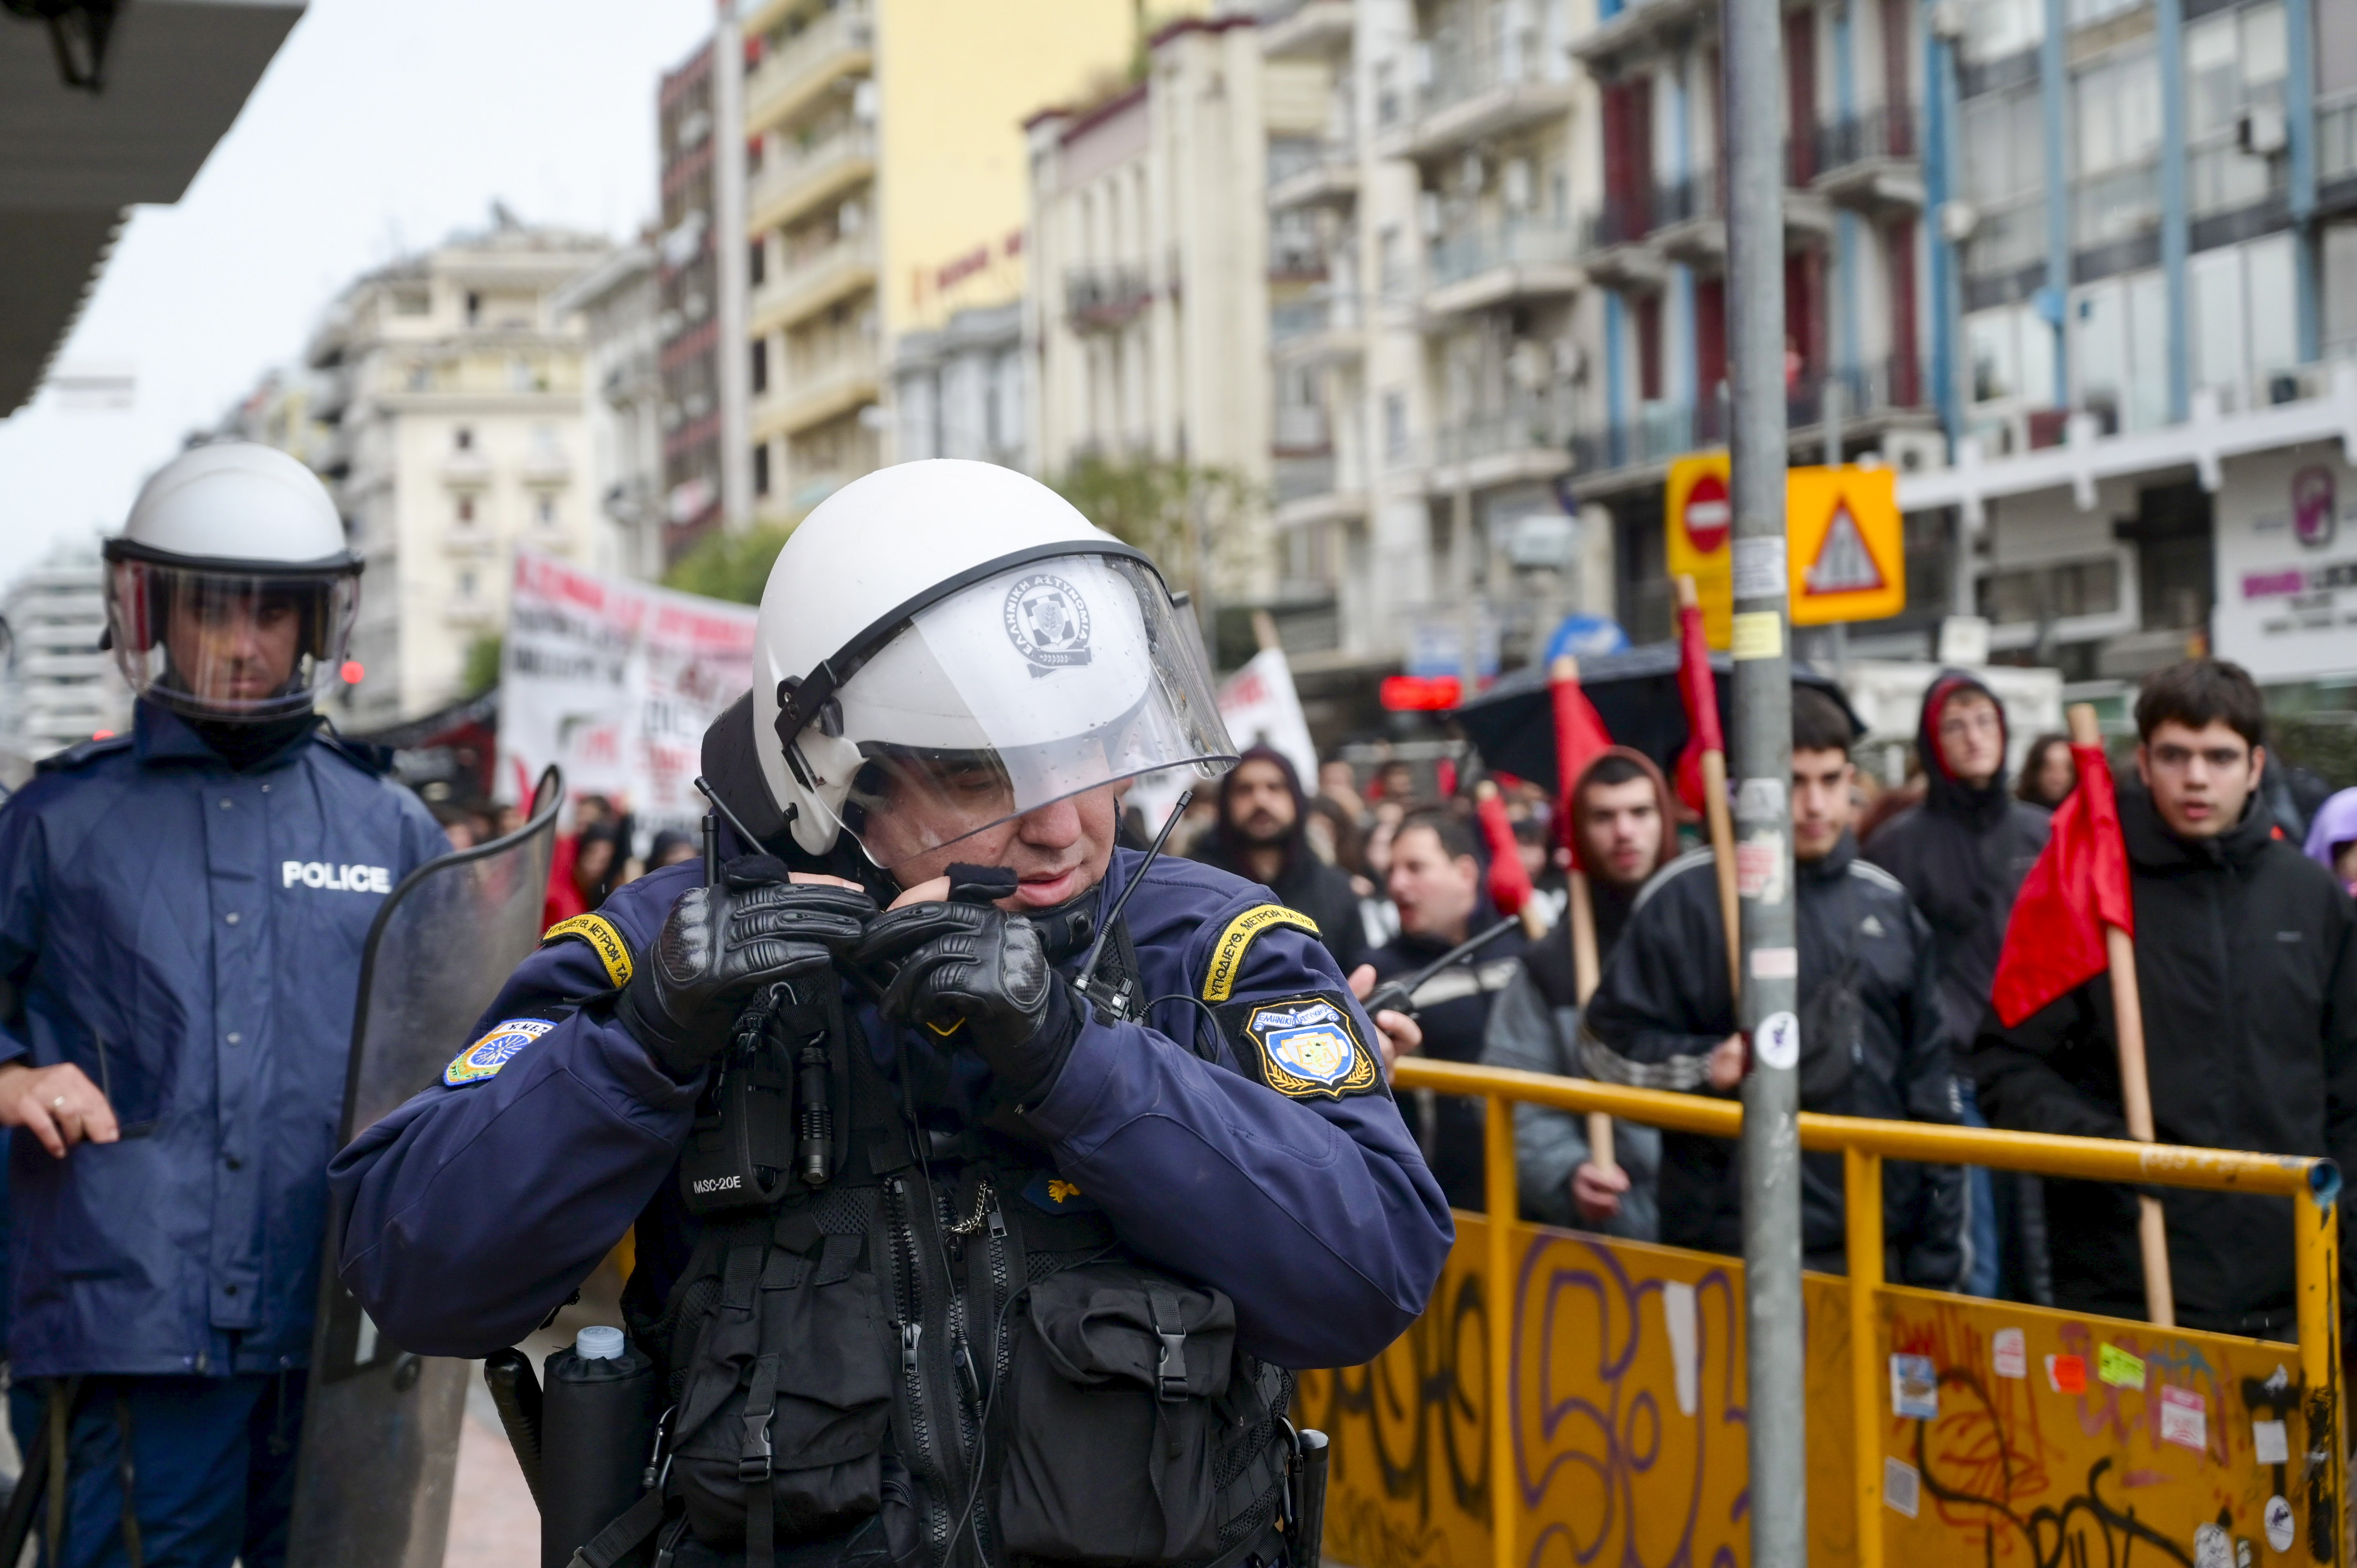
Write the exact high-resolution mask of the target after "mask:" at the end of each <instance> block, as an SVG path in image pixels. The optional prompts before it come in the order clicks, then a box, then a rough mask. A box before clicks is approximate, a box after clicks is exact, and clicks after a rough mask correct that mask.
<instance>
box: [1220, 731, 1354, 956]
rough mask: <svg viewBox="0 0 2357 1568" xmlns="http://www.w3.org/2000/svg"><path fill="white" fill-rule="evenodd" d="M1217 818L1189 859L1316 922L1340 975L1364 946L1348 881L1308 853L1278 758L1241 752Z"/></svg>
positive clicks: (1294, 791)
mask: <svg viewBox="0 0 2357 1568" xmlns="http://www.w3.org/2000/svg"><path fill="white" fill-rule="evenodd" d="M1219 805H1220V814H1219V817H1218V819H1217V820H1216V821H1215V822H1214V823H1213V825H1212V828H1211V832H1209V833H1207V834H1205V835H1204V842H1203V843H1201V844H1200V846H1198V847H1197V849H1196V850H1195V853H1194V855H1193V857H1192V858H1194V859H1196V860H1198V861H1200V862H1202V863H1203V864H1204V865H1211V866H1217V867H1218V868H1219V869H1220V870H1222V871H1226V872H1232V873H1233V874H1234V875H1238V876H1241V877H1243V879H1244V880H1245V881H1247V882H1257V883H1259V884H1260V885H1261V886H1264V887H1265V888H1267V889H1268V890H1269V891H1270V892H1272V893H1274V894H1275V895H1276V898H1277V902H1278V903H1280V904H1283V905H1284V906H1285V907H1286V908H1288V909H1296V910H1298V911H1300V912H1301V913H1302V914H1304V915H1307V916H1308V917H1309V918H1310V919H1312V920H1314V921H1316V922H1317V925H1318V940H1320V941H1322V942H1324V943H1325V944H1326V949H1327V950H1328V951H1329V952H1331V953H1332V954H1333V955H1334V961H1335V962H1336V963H1338V964H1340V965H1341V966H1342V972H1344V973H1345V974H1348V973H1349V972H1351V967H1352V966H1353V965H1355V964H1356V963H1357V962H1358V961H1359V954H1360V952H1361V950H1363V949H1364V948H1365V946H1366V931H1365V929H1364V927H1363V925H1362V923H1361V920H1360V918H1359V896H1358V894H1357V893H1356V892H1354V891H1353V890H1352V889H1351V878H1350V876H1349V875H1348V874H1347V873H1345V872H1341V871H1338V870H1337V869H1335V868H1334V867H1333V866H1330V865H1327V864H1326V863H1325V862H1324V861H1322V860H1320V859H1318V854H1317V852H1316V851H1314V850H1312V849H1311V848H1310V847H1309V834H1308V825H1309V798H1308V795H1307V794H1305V793H1304V792H1303V790H1302V788H1301V778H1300V775H1298V774H1297V773H1296V772H1294V770H1293V764H1292V763H1290V762H1288V761H1286V758H1285V754H1284V753H1283V752H1281V751H1277V750H1275V749H1274V748H1273V747H1270V746H1254V747H1252V748H1251V749H1250V750H1248V751H1246V752H1245V753H1244V754H1243V757H1242V758H1241V759H1240V760H1239V761H1238V762H1237V763H1236V765H1235V766H1234V767H1233V768H1230V769H1229V770H1228V772H1227V775H1226V777H1224V778H1222V779H1221V780H1220V802H1219Z"/></svg>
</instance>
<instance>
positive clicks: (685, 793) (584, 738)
mask: <svg viewBox="0 0 2357 1568" xmlns="http://www.w3.org/2000/svg"><path fill="white" fill-rule="evenodd" d="M754 620H755V617H754V612H753V610H752V609H751V608H750V607H747V606H744V605H732V604H728V603H726V602H725V601H722V600H719V599H707V598H703V597H700V596H697V595H694V594H678V593H673V592H672V591H670V590H669V589H666V588H657V587H652V586H650V585H647V584H645V583H636V582H630V581H628V580H626V579H623V578H619V577H608V576H603V575H599V574H597V573H595V572H585V571H583V570H582V569H581V568H579V567H577V566H575V565H572V564H568V563H566V562H564V561H559V560H556V559H554V557H551V556H547V555H537V554H534V553H531V552H530V551H524V550H519V551H517V552H516V558H515V582H514V585H513V587H512V589H511V593H510V595H509V600H508V628H507V640H506V645H505V647H504V648H503V649H502V650H501V654H500V768H499V793H500V798H501V799H502V800H518V799H522V798H524V797H527V796H529V795H530V793H531V790H532V780H533V779H537V778H538V777H539V776H540V770H541V769H542V768H545V767H546V766H548V764H550V763H552V762H554V763H555V764H557V765H558V766H559V767H561V768H564V769H565V782H566V783H567V784H568V785H569V786H570V787H571V791H572V793H573V794H575V795H576V796H579V795H604V796H606V797H608V799H609V800H612V801H613V802H614V804H615V806H616V807H617V808H618V809H619V810H621V811H629V812H631V813H632V814H633V815H635V816H636V818H637V819H638V823H639V825H640V827H641V828H642V829H647V830H653V829H658V828H666V827H671V828H680V829H687V830H692V829H693V828H694V825H695V823H696V822H699V821H700V820H701V819H702V817H703V815H704V810H705V807H704V800H703V797H702V796H700V795H698V794H697V793H696V792H695V784H694V780H695V776H696V775H697V773H699V772H700V771H702V747H703V741H704V732H705V728H706V727H707V726H708V725H710V724H711V723H712V721H713V720H714V719H716V718H717V717H718V716H719V715H720V712H721V710H722V709H724V708H726V706H727V705H728V704H729V703H733V702H735V701H736V700H737V697H738V696H739V695H741V694H742V693H744V692H745V690H746V688H747V687H748V686H749V685H750V684H751V683H752V679H753V628H754Z"/></svg>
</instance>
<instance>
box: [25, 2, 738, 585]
mask: <svg viewBox="0 0 2357 1568" xmlns="http://www.w3.org/2000/svg"><path fill="white" fill-rule="evenodd" d="M712 14H713V5H712V0H311V3H310V8H309V11H308V12H307V15H306V16H304V17H303V19H302V20H301V21H300V22H298V23H297V24H296V27H295V30H294V32H293V33H292V34H291V35H290V36H289V37H288V38H287V40H286V44H285V48H281V49H280V50H279V52H278V55H277V58H276V59H274V60H273V61H272V62H271V65H270V69H269V70H268V71H267V72H266V73H265V74H264V77H263V79H262V81H261V83H260V85H259V86H257V87H256V88H255V89H254V91H253V96H252V97H251V98H249V99H248V100H247V101H246V105H245V111H244V113H242V114H241V115H240V116H239V117H238V121H237V124H235V125H234V126H233V127H232V128H231V131H230V133H229V134H228V135H226V136H224V137H223V138H222V139H221V143H220V145H218V146H216V147H215V148H214V149H213V153H212V156H211V157H210V159H208V160H207V161H206V164H205V166H204V168H203V170H202V171H201V172H200V173H199V175H198V176H197V177H196V180H195V182H194V183H193V184H191V185H190V186H189V188H188V192H187V194H186V195H185V196H184V197H182V199H180V201H179V203H178V205H176V206H172V207H143V208H140V209H137V210H136V213H135V216H134V217H133V219H132V220H131V223H130V225H129V227H128V228H126V229H125V230H124V235H123V240H122V242H121V243H120V244H118V245H117V246H116V247H115V251H114V254H113V259H112V260H111V261H110V262H109V263H107V266H106V270H105V272H104V274H103V275H102V277H101V279H100V282H99V284H98V286H97V288H96V290H95V292H94V293H93V294H92V295H91V299H90V304H89V307H88V308H87V309H86V310H85V311H84V312H83V315H82V317H81V322H80V323H79V325H78V326H77V327H76V328H75V330H74V333H73V336H72V338H70V340H69V341H68V343H67V345H66V349H65V352H64V353H63V355H61V356H60V360H59V362H60V363H71V364H82V363H88V362H91V361H115V362H120V363H124V364H126V365H128V366H129V367H131V368H132V369H133V370H134V371H135V372H136V375H137V378H138V380H137V388H138V390H137V399H136V403H135V405H134V406H133V407H131V408H129V409H125V410H114V411H103V412H85V411H75V410H68V409H62V408H59V407H58V406H57V403H56V398H55V396H54V394H52V393H48V392H44V393H43V394H41V395H40V396H39V397H38V398H37V399H36V400H35V401H34V402H33V403H30V404H28V405H27V407H26V408H25V409H24V410H23V411H22V412H21V413H17V414H16V417H14V418H13V419H9V420H6V421H5V422H0V584H5V583H6V581H7V580H8V579H9V578H11V577H13V576H14V575H16V573H17V572H18V571H20V570H21V569H23V568H24V567H25V566H27V564H31V563H32V562H34V561H36V560H38V559H39V558H40V557H41V556H43V555H45V554H46V553H48V550H49V548H50V547H51V545H52V543H53V542H55V541H57V540H59V539H68V538H84V539H87V538H91V537H93V536H95V535H96V534H100V533H105V532H113V531H115V530H116V529H119V528H120V527H121V526H122V521H123V517H124V512H125V511H127V510H129V508H130V504H131V498H132V496H133V494H134V493H135V491H136V490H137V489H138V487H139V483H140V481H141V480H142V479H143V478H145V476H146V475H147V474H148V473H149V472H151V471H153V469H154V468H155V467H156V465H157V464H158V463H161V462H162V461H164V460H165V459H166V458H167V457H169V456H171V455H172V454H173V453H174V452H175V451H177V450H178V447H179V444H180V438H181V436H182V435H184V434H185V433H186V432H187V431H188V430H189V429H191V428H195V427H199V426H205V425H210V424H213V423H214V422H215V421H216V420H218V419H219V418H220V416H221V413H222V412H223V411H224V410H225V409H226V408H227V407H228V406H229V405H230V404H231V403H232V402H233V401H234V400H236V399H237V398H239V397H240V396H242V394H243V393H244V392H247V391H248V390H250V389H251V388H252V387H253V383H254V381H255V380H256V379H257V378H258V377H259V376H260V375H261V374H262V372H263V371H265V370H267V369H269V368H270V367H271V366H273V365H276V364H281V363H284V362H285V361H286V360H290V359H292V358H293V357H294V356H295V355H296V354H297V353H298V352H299V351H300V349H301V347H302V344H303V341H304V338H306V337H307V334H308V332H309V330H310V328H311V326H312V324H313V322H314V321H316V320H317V317H318V314H319V311H320V309H321V308H322V307H323V306H326V305H327V303H328V301H329V300H330V299H331V298H333V297H334V295H336V293H337V292H338V291H339V289H340V288H341V287H342V286H343V285H344V284H345V283H347V282H349V281H350V279H351V277H352V276H353V275H354V274H357V273H360V272H362V271H365V270H367V269H368V268H371V267H373V266H377V265H380V264H382V263H385V262H387V261H390V260H392V259H393V258H394V257H395V256H398V255H401V254H404V253H405V252H410V251H414V250H417V249H421V248H423V247H425V246H427V245H430V244H432V243H434V242H436V241H438V240H440V239H442V238H443V237H444V236H446V235H447V234H448V233H449V232H450V231H453V230H455V229H459V228H479V227H481V226H482V225H483V224H484V223H485V222H487V221H488V219H489V214H490V203H491V201H492V200H493V199H495V198H496V199H500V200H504V201H505V202H506V203H507V204H508V205H509V206H510V207H511V208H512V209H514V210H515V211H516V213H517V214H518V215H519V216H520V217H522V218H523V219H524V220H527V221H545V222H555V223H561V224H565V225H569V226H572V227H575V228H585V229H591V230H596V231H600V232H603V233H607V234H610V235H613V236H616V237H618V238H619V237H621V236H623V235H625V234H628V233H630V232H632V231H635V230H636V229H637V227H638V226H639V224H640V223H641V222H642V221H646V220H651V219H652V217H653V216H654V213H655V203H656V186H655V181H656V176H655V86H656V82H657V80H658V78H659V77H660V75H661V73H662V71H663V70H666V69H668V68H670V67H673V66H675V65H676V64H678V63H679V61H680V60H682V59H684V58H685V57H686V55H687V53H688V51H689V50H690V49H692V48H694V47H695V45H696V42H697V40H698V39H699V38H702V37H704V36H705V33H706V32H707V31H708V29H709V26H710V20H711V16H712ZM0 25H5V26H12V27H20V26H24V25H25V24H22V23H13V22H11V23H0Z"/></svg>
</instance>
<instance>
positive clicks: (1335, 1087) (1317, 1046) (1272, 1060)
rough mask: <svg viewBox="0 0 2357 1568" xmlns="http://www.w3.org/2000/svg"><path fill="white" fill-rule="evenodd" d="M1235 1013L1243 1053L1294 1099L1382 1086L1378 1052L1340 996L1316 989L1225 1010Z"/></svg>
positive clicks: (1270, 1082) (1337, 1097) (1266, 1079)
mask: <svg viewBox="0 0 2357 1568" xmlns="http://www.w3.org/2000/svg"><path fill="white" fill-rule="evenodd" d="M1221 1012H1222V1014H1224V1015H1230V1016H1231V1017H1232V1023H1231V1025H1230V1026H1231V1027H1232V1028H1233V1029H1234V1030H1235V1032H1236V1034H1237V1035H1238V1036H1240V1037H1239V1038H1238V1039H1237V1041H1236V1044H1237V1046H1238V1047H1240V1050H1239V1054H1240V1055H1242V1056H1243V1058H1245V1059H1246V1060H1247V1061H1249V1062H1251V1063H1252V1067H1253V1070H1254V1072H1255V1073H1257V1074H1259V1076H1260V1080H1261V1081H1262V1082H1263V1083H1265V1084H1266V1085H1268V1086H1269V1088H1271V1089H1273V1090H1276V1091H1277V1092H1278V1093H1279V1094H1283V1095H1286V1096H1289V1097H1290V1098H1292V1099H1295V1100H1318V1099H1326V1100H1340V1099H1341V1098H1342V1097H1343V1096H1344V1095H1346V1094H1372V1093H1377V1092H1380V1091H1381V1090H1382V1089H1383V1067H1382V1063H1381V1061H1380V1059H1379V1058H1377V1056H1376V1054H1375V1052H1374V1051H1373V1050H1372V1048H1370V1047H1369V1046H1368V1045H1367V1042H1366V1041H1364V1040H1362V1039H1361V1038H1360V1037H1359V1026H1358V1025H1357V1024H1356V1023H1354V1022H1353V1021H1352V1020H1351V1010H1350V1008H1349V1007H1347V1006H1345V1005H1344V1004H1343V1002H1342V999H1341V997H1340V996H1339V995H1337V994H1335V993H1329V992H1319V991H1312V992H1308V993H1304V994H1302V995H1299V996H1286V997H1282V998H1280V999H1278V1000H1276V1001H1275V1002H1254V1003H1237V1004H1233V1005H1232V1006H1230V1007H1224V1008H1222V1009H1221Z"/></svg>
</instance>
